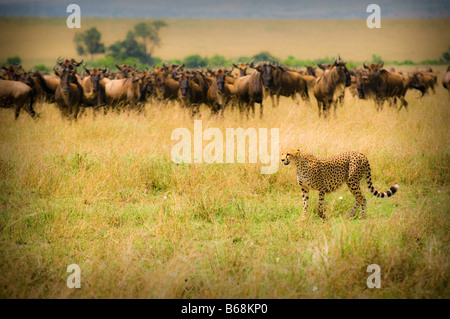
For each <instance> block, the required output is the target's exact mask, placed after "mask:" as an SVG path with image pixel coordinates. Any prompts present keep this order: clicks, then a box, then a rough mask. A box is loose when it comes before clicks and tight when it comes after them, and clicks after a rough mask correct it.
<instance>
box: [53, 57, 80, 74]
mask: <svg viewBox="0 0 450 319" xmlns="http://www.w3.org/2000/svg"><path fill="white" fill-rule="evenodd" d="M82 63H83V59H82V60H81V61H80V62H77V61H75V59H73V58H72V59H70V60H69V59H63V60H61V61H60V59H59V57H58V58H57V59H56V65H58V66H59V67H60V69H61V71H64V70H65V69H68V70H69V72H70V73H76V72H77V67H79V66H80V65H81V64H82Z"/></svg>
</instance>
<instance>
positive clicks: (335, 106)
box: [333, 97, 340, 118]
mask: <svg viewBox="0 0 450 319" xmlns="http://www.w3.org/2000/svg"><path fill="white" fill-rule="evenodd" d="M339 99H340V97H339ZM333 104H334V118H337V114H336V109H337V106H338V100H336V101H334V102H333Z"/></svg>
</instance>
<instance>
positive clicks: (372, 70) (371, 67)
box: [363, 62, 384, 75]
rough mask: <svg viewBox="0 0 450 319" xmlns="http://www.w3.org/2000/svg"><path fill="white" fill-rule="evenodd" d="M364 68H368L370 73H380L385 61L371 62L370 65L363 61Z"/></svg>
mask: <svg viewBox="0 0 450 319" xmlns="http://www.w3.org/2000/svg"><path fill="white" fill-rule="evenodd" d="M363 66H364V69H366V70H368V71H369V73H370V74H373V75H378V74H380V72H381V70H382V69H383V66H384V62H381V63H380V64H377V63H371V64H369V65H366V64H365V63H363Z"/></svg>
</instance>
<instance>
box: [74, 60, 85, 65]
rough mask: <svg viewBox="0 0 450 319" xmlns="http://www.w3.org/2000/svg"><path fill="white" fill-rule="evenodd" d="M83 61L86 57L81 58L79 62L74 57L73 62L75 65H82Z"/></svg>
mask: <svg viewBox="0 0 450 319" xmlns="http://www.w3.org/2000/svg"><path fill="white" fill-rule="evenodd" d="M83 61H84V59H81V61H80V62H77V61H75V60H74V59H72V64H73V65H75V66H80V65H81V63H83Z"/></svg>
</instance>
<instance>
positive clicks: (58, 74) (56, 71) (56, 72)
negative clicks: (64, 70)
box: [53, 65, 60, 76]
mask: <svg viewBox="0 0 450 319" xmlns="http://www.w3.org/2000/svg"><path fill="white" fill-rule="evenodd" d="M53 71H54V72H55V74H56V75H57V76H60V73H59V71H58V70H57V69H56V65H55V66H54V67H53Z"/></svg>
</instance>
